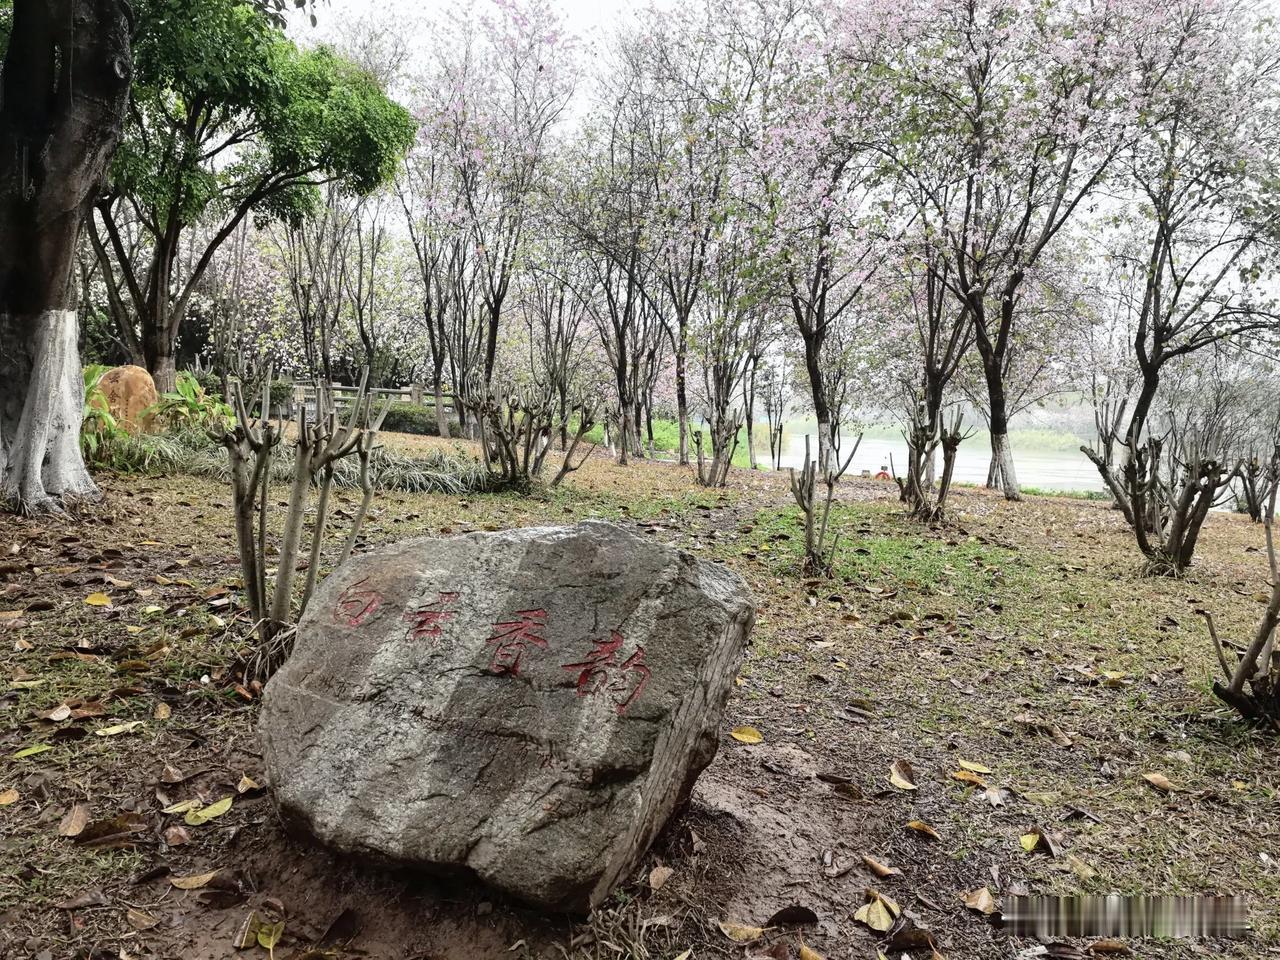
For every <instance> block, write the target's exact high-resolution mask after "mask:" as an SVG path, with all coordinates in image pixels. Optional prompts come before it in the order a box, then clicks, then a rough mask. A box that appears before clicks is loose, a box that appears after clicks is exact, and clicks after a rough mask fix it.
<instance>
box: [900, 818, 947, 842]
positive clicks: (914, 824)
mask: <svg viewBox="0 0 1280 960" xmlns="http://www.w3.org/2000/svg"><path fill="white" fill-rule="evenodd" d="M907 829H908V830H914V831H915V832H916V833H923V834H924V835H925V836H926V837H928V838H929V839H930V840H937V841H941V840H942V837H940V836H938V831H937V830H935V829H933V827H931V826H929V825H928V824H927V823H925V822H924V821H923V820H910V821H908V822H907Z"/></svg>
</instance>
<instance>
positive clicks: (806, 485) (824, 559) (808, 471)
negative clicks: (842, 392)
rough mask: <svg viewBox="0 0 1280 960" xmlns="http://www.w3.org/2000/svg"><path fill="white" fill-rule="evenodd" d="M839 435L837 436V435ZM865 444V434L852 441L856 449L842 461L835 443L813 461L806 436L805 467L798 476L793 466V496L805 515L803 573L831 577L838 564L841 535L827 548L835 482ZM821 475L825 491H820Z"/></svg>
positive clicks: (806, 435)
mask: <svg viewBox="0 0 1280 960" xmlns="http://www.w3.org/2000/svg"><path fill="white" fill-rule="evenodd" d="M837 437H838V435H837ZM861 443H862V434H858V436H857V437H856V438H854V441H853V449H852V450H850V451H849V455H848V456H847V457H845V458H844V462H843V463H841V462H840V448H839V446H835V447H833V448H832V449H830V450H828V451H827V455H826V457H825V458H823V457H819V459H818V460H814V459H813V456H812V453H811V449H810V445H809V435H808V434H805V438H804V466H803V467H801V468H800V473H799V475H798V476H797V474H796V471H795V468H794V467H793V468H791V470H790V473H791V495H792V496H793V497H795V500H796V506H798V507H799V508H800V511H801V513H802V514H803V516H804V572H805V573H806V574H809V575H813V576H824V577H825V576H830V575H831V571H832V569H833V567H834V566H835V553H836V546H837V545H838V544H839V541H840V538H839V535H837V536H835V537H833V538H832V539H831V546H830V549H828V547H827V534H828V533H829V532H830V527H829V523H830V520H831V502H832V501H833V500H834V499H835V495H836V483H837V482H838V481H839V479H840V478H841V477H842V476H844V474H845V471H846V470H848V469H849V464H850V463H852V462H853V455H854V454H855V453H857V452H858V446H859V445H860V444H861ZM819 478H821V483H822V492H821V493H819V491H818V483H819Z"/></svg>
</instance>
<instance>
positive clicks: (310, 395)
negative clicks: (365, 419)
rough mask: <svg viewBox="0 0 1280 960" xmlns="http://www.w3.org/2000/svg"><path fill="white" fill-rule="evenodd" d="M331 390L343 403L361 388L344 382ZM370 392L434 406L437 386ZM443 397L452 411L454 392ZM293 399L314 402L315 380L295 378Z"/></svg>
mask: <svg viewBox="0 0 1280 960" xmlns="http://www.w3.org/2000/svg"><path fill="white" fill-rule="evenodd" d="M329 391H330V393H331V395H332V396H333V400H334V402H335V403H339V404H341V403H347V402H350V401H351V400H352V399H353V398H354V397H355V395H356V394H357V393H358V392H359V388H358V387H353V386H348V385H346V384H342V383H332V384H330V385H329ZM369 393H370V394H371V395H372V396H374V397H375V398H377V399H379V400H381V399H383V398H386V397H390V398H391V399H392V401H393V402H403V403H413V404H417V405H418V406H421V407H434V406H435V403H436V397H435V388H434V387H433V386H431V385H426V384H421V383H414V384H410V385H409V386H407V387H374V388H373V389H371V390H370V391H369ZM441 398H442V399H443V400H444V403H445V408H446V409H447V410H450V411H452V410H453V394H451V393H448V392H445V393H443V394H441ZM293 399H294V400H295V401H296V402H298V403H314V402H315V399H316V384H315V381H314V380H295V381H294V382H293Z"/></svg>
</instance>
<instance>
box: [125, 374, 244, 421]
mask: <svg viewBox="0 0 1280 960" xmlns="http://www.w3.org/2000/svg"><path fill="white" fill-rule="evenodd" d="M145 413H146V414H151V415H153V416H155V418H156V419H157V420H158V421H159V422H160V423H161V424H162V425H163V426H164V427H166V428H168V429H174V428H179V429H181V428H208V429H212V428H213V427H214V426H225V427H230V426H231V425H232V424H233V423H235V413H234V412H233V411H232V409H231V406H230V404H228V403H225V402H224V401H223V400H221V399H220V398H219V397H217V396H214V395H211V394H209V393H207V392H206V391H205V389H204V387H203V386H201V384H200V381H199V380H198V379H197V378H196V376H195V375H194V374H192V373H190V372H188V371H186V370H184V371H182V372H181V373H179V374H178V380H177V389H176V390H175V391H174V392H173V393H166V394H164V395H163V396H161V397H160V399H159V400H157V401H156V402H155V403H153V404H152V405H151V406H150V407H148V408H147V409H146V411H145Z"/></svg>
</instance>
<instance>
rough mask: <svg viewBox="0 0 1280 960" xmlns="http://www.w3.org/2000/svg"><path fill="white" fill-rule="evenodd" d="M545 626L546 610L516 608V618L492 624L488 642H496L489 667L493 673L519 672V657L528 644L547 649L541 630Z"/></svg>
mask: <svg viewBox="0 0 1280 960" xmlns="http://www.w3.org/2000/svg"><path fill="white" fill-rule="evenodd" d="M546 626H547V611H546V610H541V609H539V610H517V611H516V619H514V620H504V621H503V622H502V623H495V624H494V625H493V630H494V633H493V635H492V636H490V637H489V639H488V641H487V642H488V643H494V644H497V649H495V650H494V651H493V659H492V660H491V661H490V662H489V669H490V671H492V672H493V673H512V674H519V673H520V657H521V655H522V654H523V653H524V652H525V648H526V647H527V646H528V645H529V644H533V645H534V646H535V647H540V648H541V649H543V650H545V649H547V641H546V639H545V638H544V637H543V636H542V631H543V630H544V629H545V628H546Z"/></svg>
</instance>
